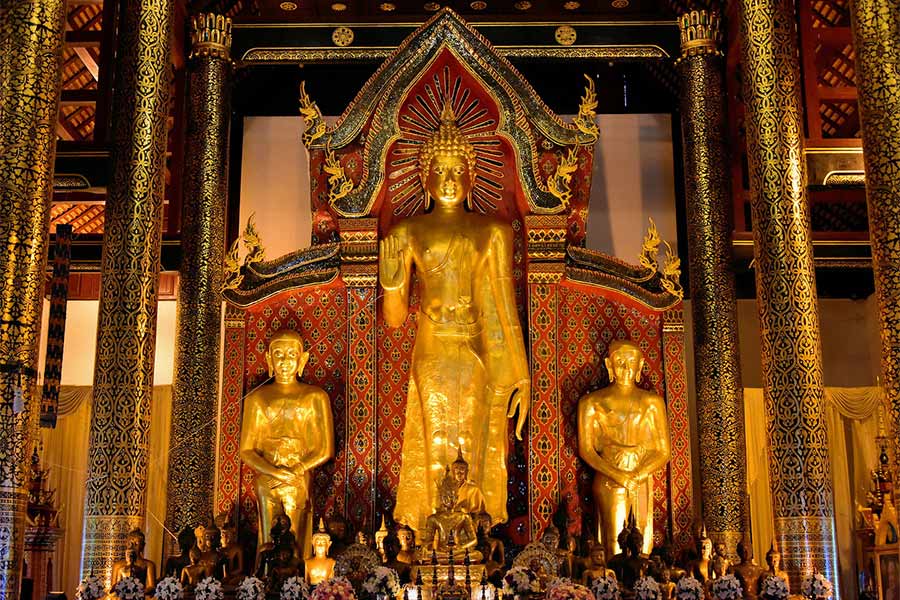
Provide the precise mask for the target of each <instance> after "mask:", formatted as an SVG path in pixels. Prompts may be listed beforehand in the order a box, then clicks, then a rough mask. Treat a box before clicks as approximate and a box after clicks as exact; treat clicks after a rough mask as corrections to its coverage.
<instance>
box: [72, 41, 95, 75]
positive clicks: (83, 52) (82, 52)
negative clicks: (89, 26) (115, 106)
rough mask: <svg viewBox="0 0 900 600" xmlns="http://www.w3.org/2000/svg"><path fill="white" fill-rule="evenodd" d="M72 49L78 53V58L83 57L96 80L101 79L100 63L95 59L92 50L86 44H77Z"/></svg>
mask: <svg viewBox="0 0 900 600" xmlns="http://www.w3.org/2000/svg"><path fill="white" fill-rule="evenodd" d="M72 50H74V51H75V54H77V55H78V58H80V59H81V62H82V63H84V66H85V68H86V69H87V70H88V72H89V73H90V74H91V77H93V78H94V81H100V65H98V64H97V61H96V60H95V59H94V55H93V54H91V52H90V50H88V49H87V48H86V47H84V46H75V47H74V48H72Z"/></svg>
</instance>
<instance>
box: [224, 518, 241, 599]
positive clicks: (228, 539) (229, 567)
mask: <svg viewBox="0 0 900 600" xmlns="http://www.w3.org/2000/svg"><path fill="white" fill-rule="evenodd" d="M220 554H221V556H222V569H223V571H222V575H223V577H224V578H223V580H222V583H225V584H228V585H237V584H239V583H240V582H241V580H242V579H243V578H244V550H243V548H241V546H240V544H238V532H237V528H235V526H234V525H231V524H229V525H226V526H225V527H223V528H222V550H221V552H220Z"/></svg>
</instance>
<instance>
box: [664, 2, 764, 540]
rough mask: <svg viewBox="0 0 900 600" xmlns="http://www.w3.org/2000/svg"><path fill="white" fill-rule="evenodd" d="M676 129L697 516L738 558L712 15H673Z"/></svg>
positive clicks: (742, 514) (723, 164)
mask: <svg viewBox="0 0 900 600" xmlns="http://www.w3.org/2000/svg"><path fill="white" fill-rule="evenodd" d="M679 25H680V27H681V41H682V45H681V48H682V56H681V57H680V58H679V59H678V64H677V69H678V75H679V79H680V82H681V123H682V125H681V129H682V139H683V144H682V148H683V151H684V182H685V200H686V202H685V204H686V208H687V225H688V260H689V262H690V268H689V269H688V276H689V279H690V290H691V309H692V313H693V334H694V356H695V358H694V373H695V379H696V391H697V415H698V426H699V435H700V483H701V489H702V496H703V498H702V501H703V520H704V523H705V524H706V528H707V532H708V535H709V537H710V539H712V540H713V542H716V543H724V544H725V545H726V548H727V549H728V552H729V554H730V555H732V556H736V552H737V543H738V542H740V541H741V538H742V536H743V533H744V531H745V528H746V525H747V507H746V490H747V472H746V464H745V463H746V441H745V436H744V398H743V387H742V385H741V363H740V357H739V355H738V334H737V300H736V296H735V284H734V274H733V270H732V262H733V257H732V253H731V230H732V226H731V220H730V214H731V213H730V211H731V194H730V193H729V190H730V181H729V175H728V171H727V169H728V166H727V165H728V163H727V161H725V160H722V157H723V156H726V155H727V149H726V146H725V132H726V128H725V93H724V82H723V80H722V58H721V56H722V54H721V52H720V51H719V49H718V48H719V47H718V43H719V39H720V37H721V36H720V32H719V18H718V16H717V15H716V14H715V13H711V14H710V13H707V12H706V11H693V12H690V13H687V14H685V15H683V16H682V17H681V19H680V20H679Z"/></svg>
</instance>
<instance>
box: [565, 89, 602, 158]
mask: <svg viewBox="0 0 900 600" xmlns="http://www.w3.org/2000/svg"><path fill="white" fill-rule="evenodd" d="M584 78H585V79H586V80H587V85H586V86H584V96H582V97H581V104H579V105H578V114H577V115H575V118H574V119H572V122H573V123H574V124H575V126H576V127H578V129H579V130H580V131H581V132H582V133H584V134H585V135H588V136H590V137H591V139H592V140H593V141H592V142H591V143H593V142H596V141H597V138H598V137H600V129H599V128H598V127H597V104H598V102H597V91H596V88H595V87H594V80H593V79H591V77H590V76H588V74H587V73H585V74H584Z"/></svg>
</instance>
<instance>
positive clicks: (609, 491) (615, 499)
mask: <svg viewBox="0 0 900 600" xmlns="http://www.w3.org/2000/svg"><path fill="white" fill-rule="evenodd" d="M605 363H606V369H607V371H608V372H609V380H610V382H611V385H609V386H607V387H605V388H603V389H600V390H597V391H595V392H592V393H590V394H588V395H586V396H584V397H583V398H581V400H580V401H579V402H578V449H579V455H580V456H581V458H582V459H584V461H585V462H587V463H588V465H589V466H590V467H591V468H592V469H594V470H595V471H596V473H595V474H594V483H593V487H592V489H593V493H594V502H595V504H596V510H597V523H598V530H599V531H598V534H599V539H600V542H601V543H602V544H603V545H604V546H605V547H606V554H607V555H608V556H610V555H613V554H614V553H615V551H616V547H615V540H616V534H617V533H618V532H617V527H618V524H619V523H622V522H624V521H625V520H626V519H627V518H628V515H629V513H633V514H634V517H635V521H636V526H637V528H638V529H640V531H641V533H642V534H643V538H644V540H645V547H644V548H642V551H643V552H644V553H647V552H648V550H649V547H648V546H649V545H650V544H651V542H652V539H653V536H652V526H653V522H652V519H651V518H650V516H651V513H652V506H653V502H652V497H651V490H650V485H649V479H650V477H651V476H652V475H653V473H655V472H656V471H658V470H659V469H660V468H662V467H663V466H664V465H665V464H666V463H667V462H668V461H669V457H670V454H671V447H670V442H669V420H668V417H667V415H666V404H665V401H663V399H662V398H661V397H660V396H658V395H657V394H654V393H653V392H649V391H646V390H643V389H641V388H639V387H637V385H636V384H637V383H639V382H640V380H641V370H642V369H643V367H644V353H643V352H641V349H640V348H639V347H638V346H637V344H635V343H634V342H631V341H625V340H617V341H614V342H612V343H611V344H610V345H609V356H608V357H607V358H606V360H605Z"/></svg>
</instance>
